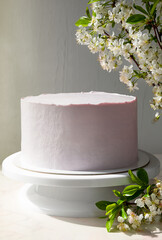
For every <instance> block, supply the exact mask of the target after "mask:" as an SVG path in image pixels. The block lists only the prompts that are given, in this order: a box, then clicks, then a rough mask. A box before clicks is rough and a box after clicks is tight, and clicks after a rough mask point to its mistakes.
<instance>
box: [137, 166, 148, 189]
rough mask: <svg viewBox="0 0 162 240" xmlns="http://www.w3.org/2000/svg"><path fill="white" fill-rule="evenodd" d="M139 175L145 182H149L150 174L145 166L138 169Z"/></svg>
mask: <svg viewBox="0 0 162 240" xmlns="http://www.w3.org/2000/svg"><path fill="white" fill-rule="evenodd" d="M137 177H138V178H139V179H140V180H141V181H142V182H143V183H144V184H146V185H147V184H148V183H149V178H148V174H147V172H146V171H145V169H143V168H139V169H138V170H137Z"/></svg>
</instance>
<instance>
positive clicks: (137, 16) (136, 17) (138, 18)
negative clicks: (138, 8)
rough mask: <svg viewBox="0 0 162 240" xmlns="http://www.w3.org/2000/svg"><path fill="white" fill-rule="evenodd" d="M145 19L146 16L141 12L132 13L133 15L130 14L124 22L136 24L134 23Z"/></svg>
mask: <svg viewBox="0 0 162 240" xmlns="http://www.w3.org/2000/svg"><path fill="white" fill-rule="evenodd" d="M145 19H146V17H145V16H144V15H142V14H134V15H131V16H130V17H129V18H128V19H127V21H126V22H127V23H130V24H136V23H140V22H144V20H145Z"/></svg>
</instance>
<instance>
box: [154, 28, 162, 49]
mask: <svg viewBox="0 0 162 240" xmlns="http://www.w3.org/2000/svg"><path fill="white" fill-rule="evenodd" d="M152 27H153V29H154V33H155V37H156V39H157V42H158V44H159V47H160V48H161V49H162V46H161V43H160V40H159V38H158V35H157V32H156V27H155V25H154V24H152Z"/></svg>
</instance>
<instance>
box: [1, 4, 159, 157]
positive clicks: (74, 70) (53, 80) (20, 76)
mask: <svg viewBox="0 0 162 240" xmlns="http://www.w3.org/2000/svg"><path fill="white" fill-rule="evenodd" d="M86 3H87V0H0V161H2V160H3V159H4V158H5V157H7V156H8V155H9V154H11V153H14V152H16V151H19V150H20V141H21V133H20V98H21V97H25V96H28V95H38V94H41V93H57V92H78V91H79V92H80V91H91V90H94V91H107V92H118V93H121V94H122V93H123V94H130V93H129V91H128V90H127V89H126V87H125V85H123V84H122V83H120V82H119V73H118V71H116V72H112V73H108V72H106V71H104V70H102V69H101V67H100V65H99V62H98V61H97V57H98V56H97V55H93V54H91V53H90V52H89V50H88V49H87V48H86V47H85V46H79V45H77V43H76V40H75V30H76V27H75V21H76V20H77V19H78V18H79V17H80V16H82V15H83V14H84V12H85V8H86ZM139 85H140V90H139V91H136V92H134V93H133V94H132V95H136V96H137V97H138V138H139V148H141V149H144V150H146V151H148V152H152V153H162V120H160V121H159V122H158V123H156V124H153V123H152V119H153V116H154V112H153V111H152V110H151V109H150V106H149V99H151V96H152V92H151V88H149V87H148V86H147V85H146V84H145V83H144V82H143V81H142V80H141V82H140V84H139ZM119 117H120V116H119Z"/></svg>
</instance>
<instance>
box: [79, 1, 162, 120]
mask: <svg viewBox="0 0 162 240" xmlns="http://www.w3.org/2000/svg"><path fill="white" fill-rule="evenodd" d="M91 2H92V4H91V8H92V17H91V15H90V12H89V10H87V15H88V17H84V18H82V21H78V24H77V26H78V30H77V32H76V40H77V42H78V43H79V44H81V45H87V46H88V48H89V50H90V51H91V52H92V53H98V54H99V62H100V64H101V67H102V68H103V69H104V70H107V71H109V72H111V71H112V70H114V69H117V68H118V67H119V66H121V65H122V64H123V60H126V61H127V62H128V65H124V66H123V67H122V69H121V70H120V81H121V82H122V83H124V84H126V85H127V87H128V89H129V90H130V91H134V90H135V89H138V80H139V79H144V80H145V81H146V83H147V84H148V85H149V86H151V87H152V90H153V98H152V101H151V102H150V105H151V107H152V108H153V109H154V110H157V111H161V109H162V51H161V50H162V45H161V36H160V35H158V28H157V25H158V24H157V17H156V16H155V13H154V15H152V16H151V15H150V14H151V13H147V11H146V10H144V9H143V8H142V7H140V6H136V5H133V2H134V1H126V0H119V1H91ZM111 2H112V4H111ZM136 2H137V1H136ZM135 8H137V9H139V10H141V8H142V11H143V12H144V14H145V15H146V16H144V15H141V16H143V20H142V17H141V16H140V17H141V20H138V19H136V24H132V22H131V21H128V20H129V19H130V18H131V16H132V15H133V14H135ZM156 8H157V9H161V8H162V3H161V1H159V3H158V4H157V6H156ZM150 9H151V8H150ZM153 10H154V9H153ZM153 10H152V12H153ZM148 11H149V9H148ZM154 11H155V10H154ZM150 12H151V10H150ZM137 15H138V14H136V15H133V16H135V17H139V16H137ZM156 15H158V10H156ZM159 15H160V14H159ZM150 16H151V17H150ZM140 17H139V19H140ZM150 19H153V20H150ZM159 19H160V17H159V18H158V21H159V22H160V20H159ZM140 21H141V22H140ZM149 21H152V22H151V23H150V22H149ZM149 24H150V25H149ZM159 25H160V23H159ZM155 28H156V29H155ZM153 33H155V35H154V34H153ZM158 36H159V37H158ZM124 63H125V62H124ZM159 116H160V114H159V112H157V113H156V117H157V118H159Z"/></svg>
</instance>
